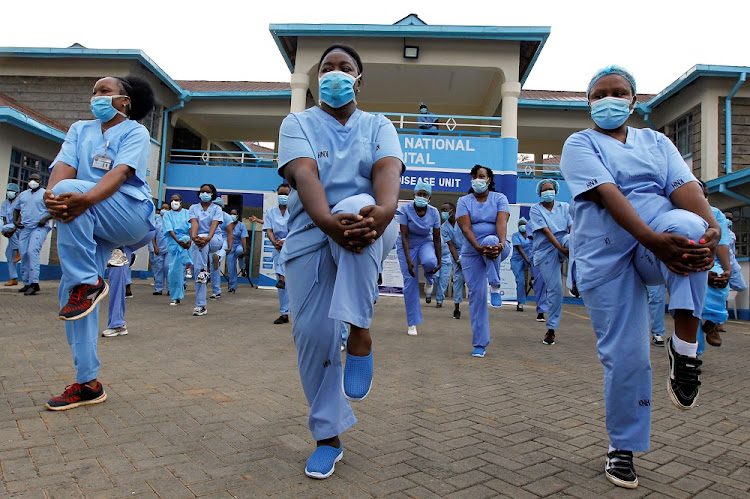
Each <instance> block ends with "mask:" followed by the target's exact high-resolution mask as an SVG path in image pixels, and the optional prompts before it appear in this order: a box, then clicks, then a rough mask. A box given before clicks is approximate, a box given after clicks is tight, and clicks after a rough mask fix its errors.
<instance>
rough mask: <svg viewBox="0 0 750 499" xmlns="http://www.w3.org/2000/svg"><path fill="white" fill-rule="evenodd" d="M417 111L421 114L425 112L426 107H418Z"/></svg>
mask: <svg viewBox="0 0 750 499" xmlns="http://www.w3.org/2000/svg"><path fill="white" fill-rule="evenodd" d="M419 112H420V113H422V114H427V108H426V107H420V108H419Z"/></svg>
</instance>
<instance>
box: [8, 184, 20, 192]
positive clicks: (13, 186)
mask: <svg viewBox="0 0 750 499" xmlns="http://www.w3.org/2000/svg"><path fill="white" fill-rule="evenodd" d="M5 190H6V191H13V192H21V188H20V187H19V186H18V184H14V183H13V182H11V183H9V184H8V187H7V188H6V189H5Z"/></svg>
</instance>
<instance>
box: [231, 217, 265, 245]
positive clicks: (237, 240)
mask: <svg viewBox="0 0 750 499" xmlns="http://www.w3.org/2000/svg"><path fill="white" fill-rule="evenodd" d="M264 221H265V220H264ZM246 237H247V227H245V224H243V223H242V222H241V221H240V220H237V224H236V225H235V226H234V230H232V238H233V239H232V248H238V247H240V246H242V239H243V238H246Z"/></svg>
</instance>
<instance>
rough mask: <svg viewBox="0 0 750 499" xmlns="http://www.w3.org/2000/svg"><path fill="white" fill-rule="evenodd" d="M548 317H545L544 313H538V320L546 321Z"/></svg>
mask: <svg viewBox="0 0 750 499" xmlns="http://www.w3.org/2000/svg"><path fill="white" fill-rule="evenodd" d="M545 320H546V319H545V318H544V314H536V321H537V322H544V321H545Z"/></svg>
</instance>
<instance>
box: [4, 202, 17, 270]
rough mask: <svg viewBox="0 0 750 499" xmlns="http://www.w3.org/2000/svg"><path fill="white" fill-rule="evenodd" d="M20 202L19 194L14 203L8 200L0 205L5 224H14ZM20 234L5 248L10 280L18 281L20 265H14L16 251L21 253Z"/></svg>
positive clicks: (14, 236)
mask: <svg viewBox="0 0 750 499" xmlns="http://www.w3.org/2000/svg"><path fill="white" fill-rule="evenodd" d="M17 202H18V194H16V197H15V199H14V200H13V201H10V200H8V199H6V200H5V201H3V203H2V204H0V218H4V219H5V223H9V224H12V223H13V215H14V212H15V210H16V206H17ZM18 233H19V230H18V229H16V231H15V232H14V233H13V235H12V236H10V237H9V238H8V245H7V246H6V247H5V260H6V261H7V262H8V279H18V264H16V263H13V260H14V259H15V256H16V251H19V249H20V245H19V244H18Z"/></svg>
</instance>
